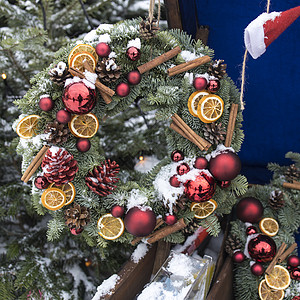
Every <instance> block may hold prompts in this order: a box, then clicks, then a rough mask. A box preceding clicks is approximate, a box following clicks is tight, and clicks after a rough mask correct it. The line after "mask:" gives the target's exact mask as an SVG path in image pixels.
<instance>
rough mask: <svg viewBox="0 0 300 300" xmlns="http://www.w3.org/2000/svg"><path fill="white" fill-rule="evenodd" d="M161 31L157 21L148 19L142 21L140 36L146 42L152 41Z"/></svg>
mask: <svg viewBox="0 0 300 300" xmlns="http://www.w3.org/2000/svg"><path fill="white" fill-rule="evenodd" d="M158 31H159V27H158V22H157V20H156V19H152V22H151V23H150V19H149V18H147V19H146V20H145V21H144V20H142V21H141V23H140V35H141V38H143V39H144V40H150V39H152V38H153V37H155V35H156V33H157V32H158Z"/></svg>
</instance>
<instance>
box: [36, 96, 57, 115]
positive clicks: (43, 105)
mask: <svg viewBox="0 0 300 300" xmlns="http://www.w3.org/2000/svg"><path fill="white" fill-rule="evenodd" d="M39 107H40V109H41V110H43V111H50V110H52V109H53V107H54V101H53V100H52V99H51V98H50V97H49V96H42V97H41V99H40V101H39Z"/></svg>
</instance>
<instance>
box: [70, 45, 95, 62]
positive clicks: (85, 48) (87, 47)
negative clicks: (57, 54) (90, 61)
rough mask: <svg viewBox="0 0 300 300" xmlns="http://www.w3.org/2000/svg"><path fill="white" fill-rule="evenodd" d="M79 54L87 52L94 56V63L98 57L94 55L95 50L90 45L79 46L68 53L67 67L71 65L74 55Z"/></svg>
mask: <svg viewBox="0 0 300 300" xmlns="http://www.w3.org/2000/svg"><path fill="white" fill-rule="evenodd" d="M81 52H88V53H90V54H92V55H93V56H94V58H95V60H96V62H97V61H98V55H97V53H96V50H95V48H93V47H92V46H91V45H88V44H79V45H77V46H75V47H74V48H73V49H72V50H71V51H70V54H69V57H68V65H69V66H70V65H71V60H72V58H73V57H74V55H76V54H78V53H81Z"/></svg>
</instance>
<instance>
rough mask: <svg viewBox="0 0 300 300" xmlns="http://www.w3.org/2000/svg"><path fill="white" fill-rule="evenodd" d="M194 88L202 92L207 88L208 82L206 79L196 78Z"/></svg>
mask: <svg viewBox="0 0 300 300" xmlns="http://www.w3.org/2000/svg"><path fill="white" fill-rule="evenodd" d="M193 86H194V88H195V89H196V90H198V91H202V90H205V89H206V87H207V80H206V78H204V77H196V78H195V79H194V82H193Z"/></svg>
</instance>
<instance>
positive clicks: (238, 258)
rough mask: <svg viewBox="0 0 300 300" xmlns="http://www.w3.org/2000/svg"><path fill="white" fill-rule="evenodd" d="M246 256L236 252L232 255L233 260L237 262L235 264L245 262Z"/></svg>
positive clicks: (241, 252)
mask: <svg viewBox="0 0 300 300" xmlns="http://www.w3.org/2000/svg"><path fill="white" fill-rule="evenodd" d="M245 258H246V256H245V254H244V252H243V251H240V250H238V251H235V252H234V253H233V255H232V260H233V261H234V262H235V263H241V262H243V261H244V260H245Z"/></svg>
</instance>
